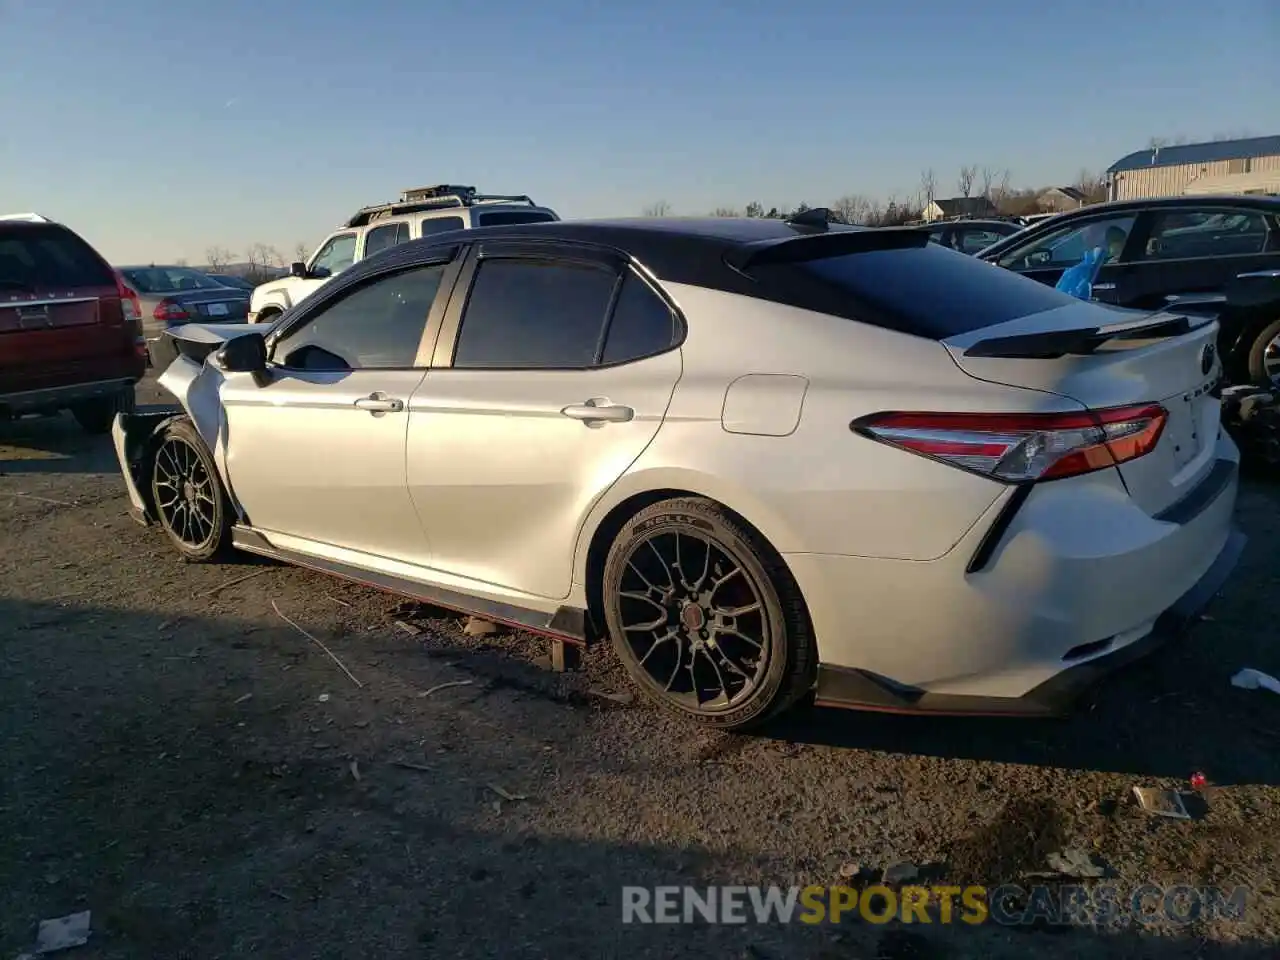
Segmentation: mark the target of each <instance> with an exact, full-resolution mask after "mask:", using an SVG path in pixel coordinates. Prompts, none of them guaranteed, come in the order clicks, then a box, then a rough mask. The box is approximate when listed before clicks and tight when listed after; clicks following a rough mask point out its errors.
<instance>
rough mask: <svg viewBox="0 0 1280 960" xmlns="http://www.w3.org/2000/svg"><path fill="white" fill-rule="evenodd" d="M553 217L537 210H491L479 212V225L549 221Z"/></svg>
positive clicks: (506, 224) (493, 225)
mask: <svg viewBox="0 0 1280 960" xmlns="http://www.w3.org/2000/svg"><path fill="white" fill-rule="evenodd" d="M553 220H555V217H553V216H551V214H549V213H542V212H540V211H537V210H492V211H490V212H488V213H481V214H480V226H482V227H499V226H510V225H511V224H513V223H550V222H551V221H553Z"/></svg>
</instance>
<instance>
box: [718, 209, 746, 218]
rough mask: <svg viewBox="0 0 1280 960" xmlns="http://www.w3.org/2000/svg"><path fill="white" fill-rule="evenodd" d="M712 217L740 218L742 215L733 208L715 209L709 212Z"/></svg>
mask: <svg viewBox="0 0 1280 960" xmlns="http://www.w3.org/2000/svg"><path fill="white" fill-rule="evenodd" d="M711 216H713V217H740V216H742V214H741V213H740V212H739V211H737V210H735V209H734V208H733V207H716V208H715V209H714V210H712V211H711Z"/></svg>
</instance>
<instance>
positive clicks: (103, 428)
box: [71, 386, 137, 435]
mask: <svg viewBox="0 0 1280 960" xmlns="http://www.w3.org/2000/svg"><path fill="white" fill-rule="evenodd" d="M136 403H137V401H136V400H135V398H134V393H133V387H132V386H129V387H126V388H125V389H124V390H121V391H120V392H119V393H117V394H113V395H112V396H109V397H97V398H95V399H93V400H81V401H80V402H79V403H76V404H73V405H72V407H71V415H72V416H73V417H75V418H76V423H78V424H80V429H81V430H83V431H84V432H85V433H88V434H94V435H97V434H103V433H106V432H107V431H109V430H110V429H111V424H112V423H113V422H114V421H115V419H116V414H117V413H133V411H134V409H135V407H136Z"/></svg>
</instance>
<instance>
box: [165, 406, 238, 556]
mask: <svg viewBox="0 0 1280 960" xmlns="http://www.w3.org/2000/svg"><path fill="white" fill-rule="evenodd" d="M170 445H172V446H173V448H174V449H175V452H177V448H178V447H185V449H186V450H189V451H190V453H191V455H193V456H194V457H196V458H197V460H198V461H199V465H200V466H201V467H202V468H203V471H204V474H205V476H207V477H208V478H209V486H210V489H211V496H212V500H213V503H212V504H211V518H210V519H211V523H210V526H211V531H210V533H209V535H208V537H206V538H204V539H202V540H201V541H200V542H198V543H195V542H190V541H189V540H188V539H187V538H186V537H185V536H184V533H183V532H182V531H178V530H175V529H174V528H173V525H172V521H171V514H169V513H166V511H165V510H164V509H163V507H162V506H161V504H162V503H167V502H169V501H170V500H172V499H173V498H174V497H175V496H182V495H183V491H182V490H180V489H178V490H175V489H172V488H170V487H168V486H166V485H165V481H164V480H163V478H162V470H161V469H160V465H159V464H160V458H161V457H163V456H165V449H166V447H168V446H170ZM153 449H154V450H155V453H154V455H153V459H152V462H151V470H150V475H151V477H150V486H151V502H152V504H153V505H154V509H155V513H156V516H157V520H158V522H159V524H160V526H161V528H162V529H163V530H164V532H165V534H166V535H167V536H168V537H169V540H170V542H172V543H173V545H174V547H176V548H177V550H178V552H179V553H180V554H182V557H183V559H185V560H187V561H188V562H190V563H205V562H209V561H214V560H223V559H226V558H227V557H228V556H229V555H230V554H231V552H232V547H231V524H232V522H233V519H234V513H233V511H232V508H231V502H230V501H229V500H228V499H227V493H226V490H225V489H224V488H223V486H222V477H221V476H219V474H218V468H217V466H216V465H215V464H214V462H213V455H212V454H211V453H210V452H209V448H208V447H207V446H205V442H204V439H203V438H202V437H201V436H200V434H199V432H198V431H197V430H196V428H195V426H194V425H193V424H192V422H191V421H190V420H189V419H187V418H186V417H180V418H177V419H174V420H170V421H169V422H168V423H167V424H165V426H164V427H163V428H161V433H160V436H159V437H158V438H157V439H156V443H155V446H154V448H153Z"/></svg>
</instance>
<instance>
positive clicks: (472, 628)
mask: <svg viewBox="0 0 1280 960" xmlns="http://www.w3.org/2000/svg"><path fill="white" fill-rule="evenodd" d="M462 632H463V633H465V634H466V635H467V636H468V637H485V636H488V635H489V634H491V633H497V632H498V625H497V624H496V623H494V622H493V621H491V620H481V619H480V618H479V617H467V622H466V623H464V624H463V625H462Z"/></svg>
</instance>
